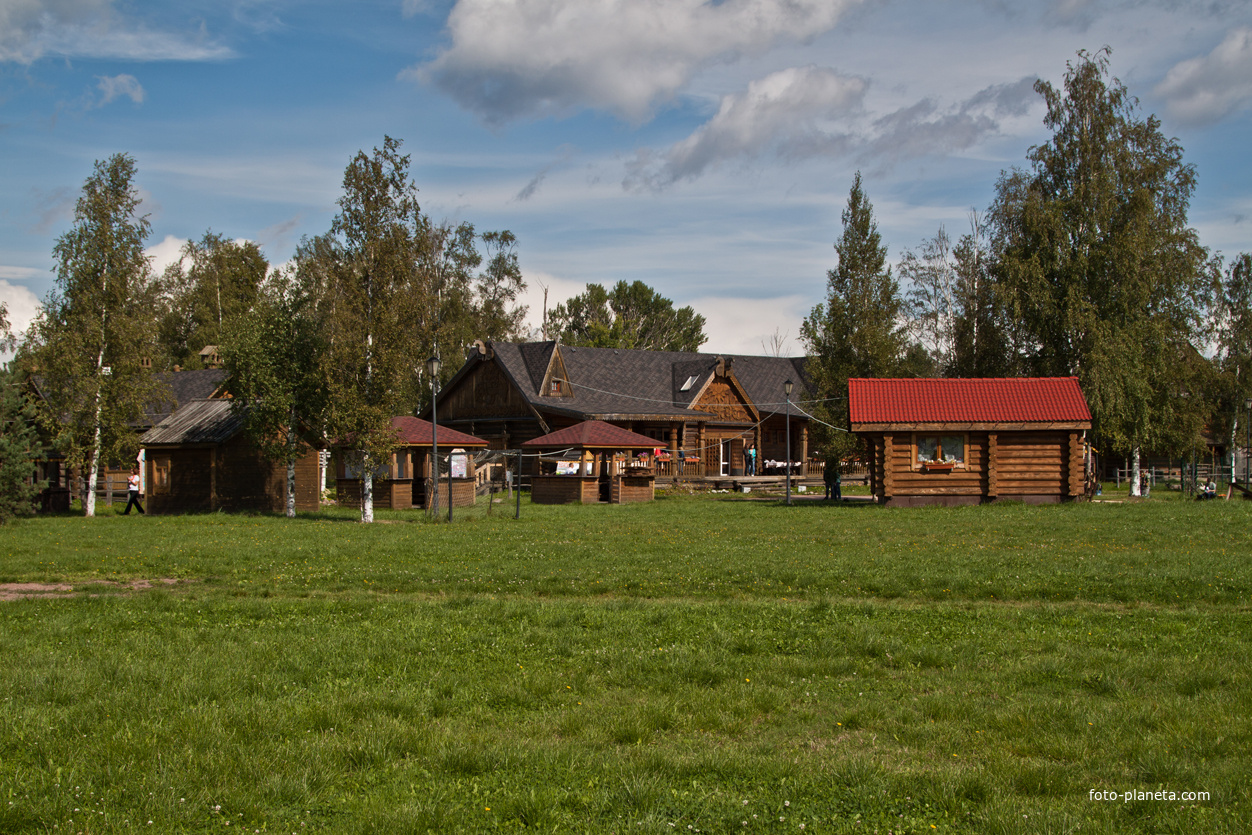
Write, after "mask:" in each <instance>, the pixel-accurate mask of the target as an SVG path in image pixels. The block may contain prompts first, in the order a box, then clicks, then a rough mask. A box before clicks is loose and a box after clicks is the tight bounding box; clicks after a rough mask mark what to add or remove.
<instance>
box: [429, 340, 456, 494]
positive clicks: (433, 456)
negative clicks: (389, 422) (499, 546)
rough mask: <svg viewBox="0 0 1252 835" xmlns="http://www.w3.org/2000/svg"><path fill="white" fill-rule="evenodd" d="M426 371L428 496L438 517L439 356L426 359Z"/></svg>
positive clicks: (450, 489) (449, 491) (449, 490)
mask: <svg viewBox="0 0 1252 835" xmlns="http://www.w3.org/2000/svg"><path fill="white" fill-rule="evenodd" d="M426 373H427V374H429V375H430V448H431V452H430V474H431V478H430V484H431V487H432V489H433V490H434V491H435V492H434V495H432V496H431V497H430V510H431V513H432V514H433V515H434V517H435V518H436V519H438V518H439V415H438V413H437V412H436V411H435V401H436V400H438V399H439V398H438V396H437V395H438V391H437V389H436V388H435V381H436V380H438V379H439V357H431V358H430V359H428V360H426ZM448 504H452V485H451V484H449V485H448Z"/></svg>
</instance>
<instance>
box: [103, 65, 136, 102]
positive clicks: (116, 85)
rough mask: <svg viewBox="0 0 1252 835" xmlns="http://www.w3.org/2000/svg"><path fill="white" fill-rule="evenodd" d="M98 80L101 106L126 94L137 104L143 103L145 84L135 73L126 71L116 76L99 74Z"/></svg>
mask: <svg viewBox="0 0 1252 835" xmlns="http://www.w3.org/2000/svg"><path fill="white" fill-rule="evenodd" d="M96 80H97V81H98V82H99V83H98V84H97V86H98V87H99V88H100V104H99V106H100V107H103V106H104V105H106V104H108V103H109V102H111V101H113V100H114V99H117V98H121V97H122V96H126V97H127V98H129V99H130V100H131V101H133V102H134V103H135V104H143V99H144V91H143V86H142V85H141V84H140V83H139V80H138V79H137V78H135V77H134V76H133V75H127V74H125V73H123V74H121V75H114V76H107V75H98V76H96Z"/></svg>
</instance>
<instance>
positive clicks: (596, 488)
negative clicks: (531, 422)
mask: <svg viewBox="0 0 1252 835" xmlns="http://www.w3.org/2000/svg"><path fill="white" fill-rule="evenodd" d="M655 446H656V442H655V441H654V440H653V439H651V438H649V437H647V436H645V435H640V434H638V433H636V432H630V431H628V430H626V429H622V428H621V427H620V426H614V425H612V424H611V423H605V422H604V421H601V420H587V421H583V422H582V423H579V424H575V425H574V426H570V427H567V428H565V429H558V430H557V431H556V432H553V433H551V434H549V435H543V436H541V437H538V438H534V439H532V440H529V441H527V442H526V443H524V444H522V449H523V450H525V451H527V452H542V451H544V450H547V451H549V452H552V453H555V454H553V455H550V456H548V457H547V458H546V459H544V458H541V459H540V461H539V468H538V469H539V471H538V474H537V475H535V476H534V477H533V478H532V479H531V492H530V498H531V501H533V502H535V503H536V504H595V503H597V502H607V503H609V504H633V503H635V502H650V501H652V499H653V496H654V488H655V481H656V474H655V472H654V470H653V464H654V459H653V458H652V457H651V456H650V455H649V454H648V452H649V451H651V450H653V449H654V448H655ZM640 452H642V457H640V456H637V455H635V453H640Z"/></svg>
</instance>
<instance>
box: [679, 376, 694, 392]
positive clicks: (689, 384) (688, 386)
mask: <svg viewBox="0 0 1252 835" xmlns="http://www.w3.org/2000/svg"><path fill="white" fill-rule="evenodd" d="M695 384H696V375H695V374H692V375H691V376H690V377H688V378H687V382H685V383H683V387H682V388H681V389H679V391H691V387H692V386H694V385H695Z"/></svg>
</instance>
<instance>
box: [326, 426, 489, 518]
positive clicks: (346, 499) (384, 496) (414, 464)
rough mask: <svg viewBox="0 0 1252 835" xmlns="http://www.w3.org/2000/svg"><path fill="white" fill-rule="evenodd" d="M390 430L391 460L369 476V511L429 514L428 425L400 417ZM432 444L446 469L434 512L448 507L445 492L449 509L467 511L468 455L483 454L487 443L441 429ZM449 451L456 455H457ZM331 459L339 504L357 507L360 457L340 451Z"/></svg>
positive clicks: (470, 488)
mask: <svg viewBox="0 0 1252 835" xmlns="http://www.w3.org/2000/svg"><path fill="white" fill-rule="evenodd" d="M391 426H392V428H393V429H394V430H395V433H396V447H395V449H393V450H392V453H391V459H390V460H389V461H387V462H386V463H384V464H382V465H380V466H379V467H378V468H376V469H375V471H374V507H386V508H392V509H394V510H407V509H408V508H413V507H421V508H429V507H430V506H431V503H432V500H433V498H434V491H433V490H432V489H431V483H430V476H431V471H430V456H431V452H432V449H433V444H434V442H435V440H436V439H435V432H434V424H432V423H431V422H430V421H428V420H422V419H421V418H416V417H410V416H407V415H404V416H401V417H394V418H392V419H391ZM438 441H439V458H440V460H441V462H448V463H449V464H450V469H451V473H450V474H451V479H449V478H448V477H447V476H446V475H445V476H441V477H440V479H439V487H438V490H439V506H440V507H442V508H447V507H448V491H449V489H451V491H452V507H472V506H473V505H474V490H475V487H476V480H475V473H474V458H473V453H474V452H478V451H480V450H484V449H486V448H487V442H486V441H484V440H483V439H482V438H476V437H474V436H473V435H467V434H466V433H464V432H458V431H457V430H455V429H449V428H448V427H446V426H440V427H439V434H438ZM454 450H461V453H455V452H454ZM449 455H451V458H449ZM337 457H338V460H339V468H338V477H337V479H336V486H337V487H338V490H339V503H340V504H341V505H353V504H355V505H356V506H358V507H359V506H360V504H361V466H360V463H359V462H360V455H359V453H357V454H356V455H354V454H353V451H352V450H349V449H342V448H341V449H340V450H339V455H338V456H337ZM449 483H450V484H451V487H450V488H449Z"/></svg>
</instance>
